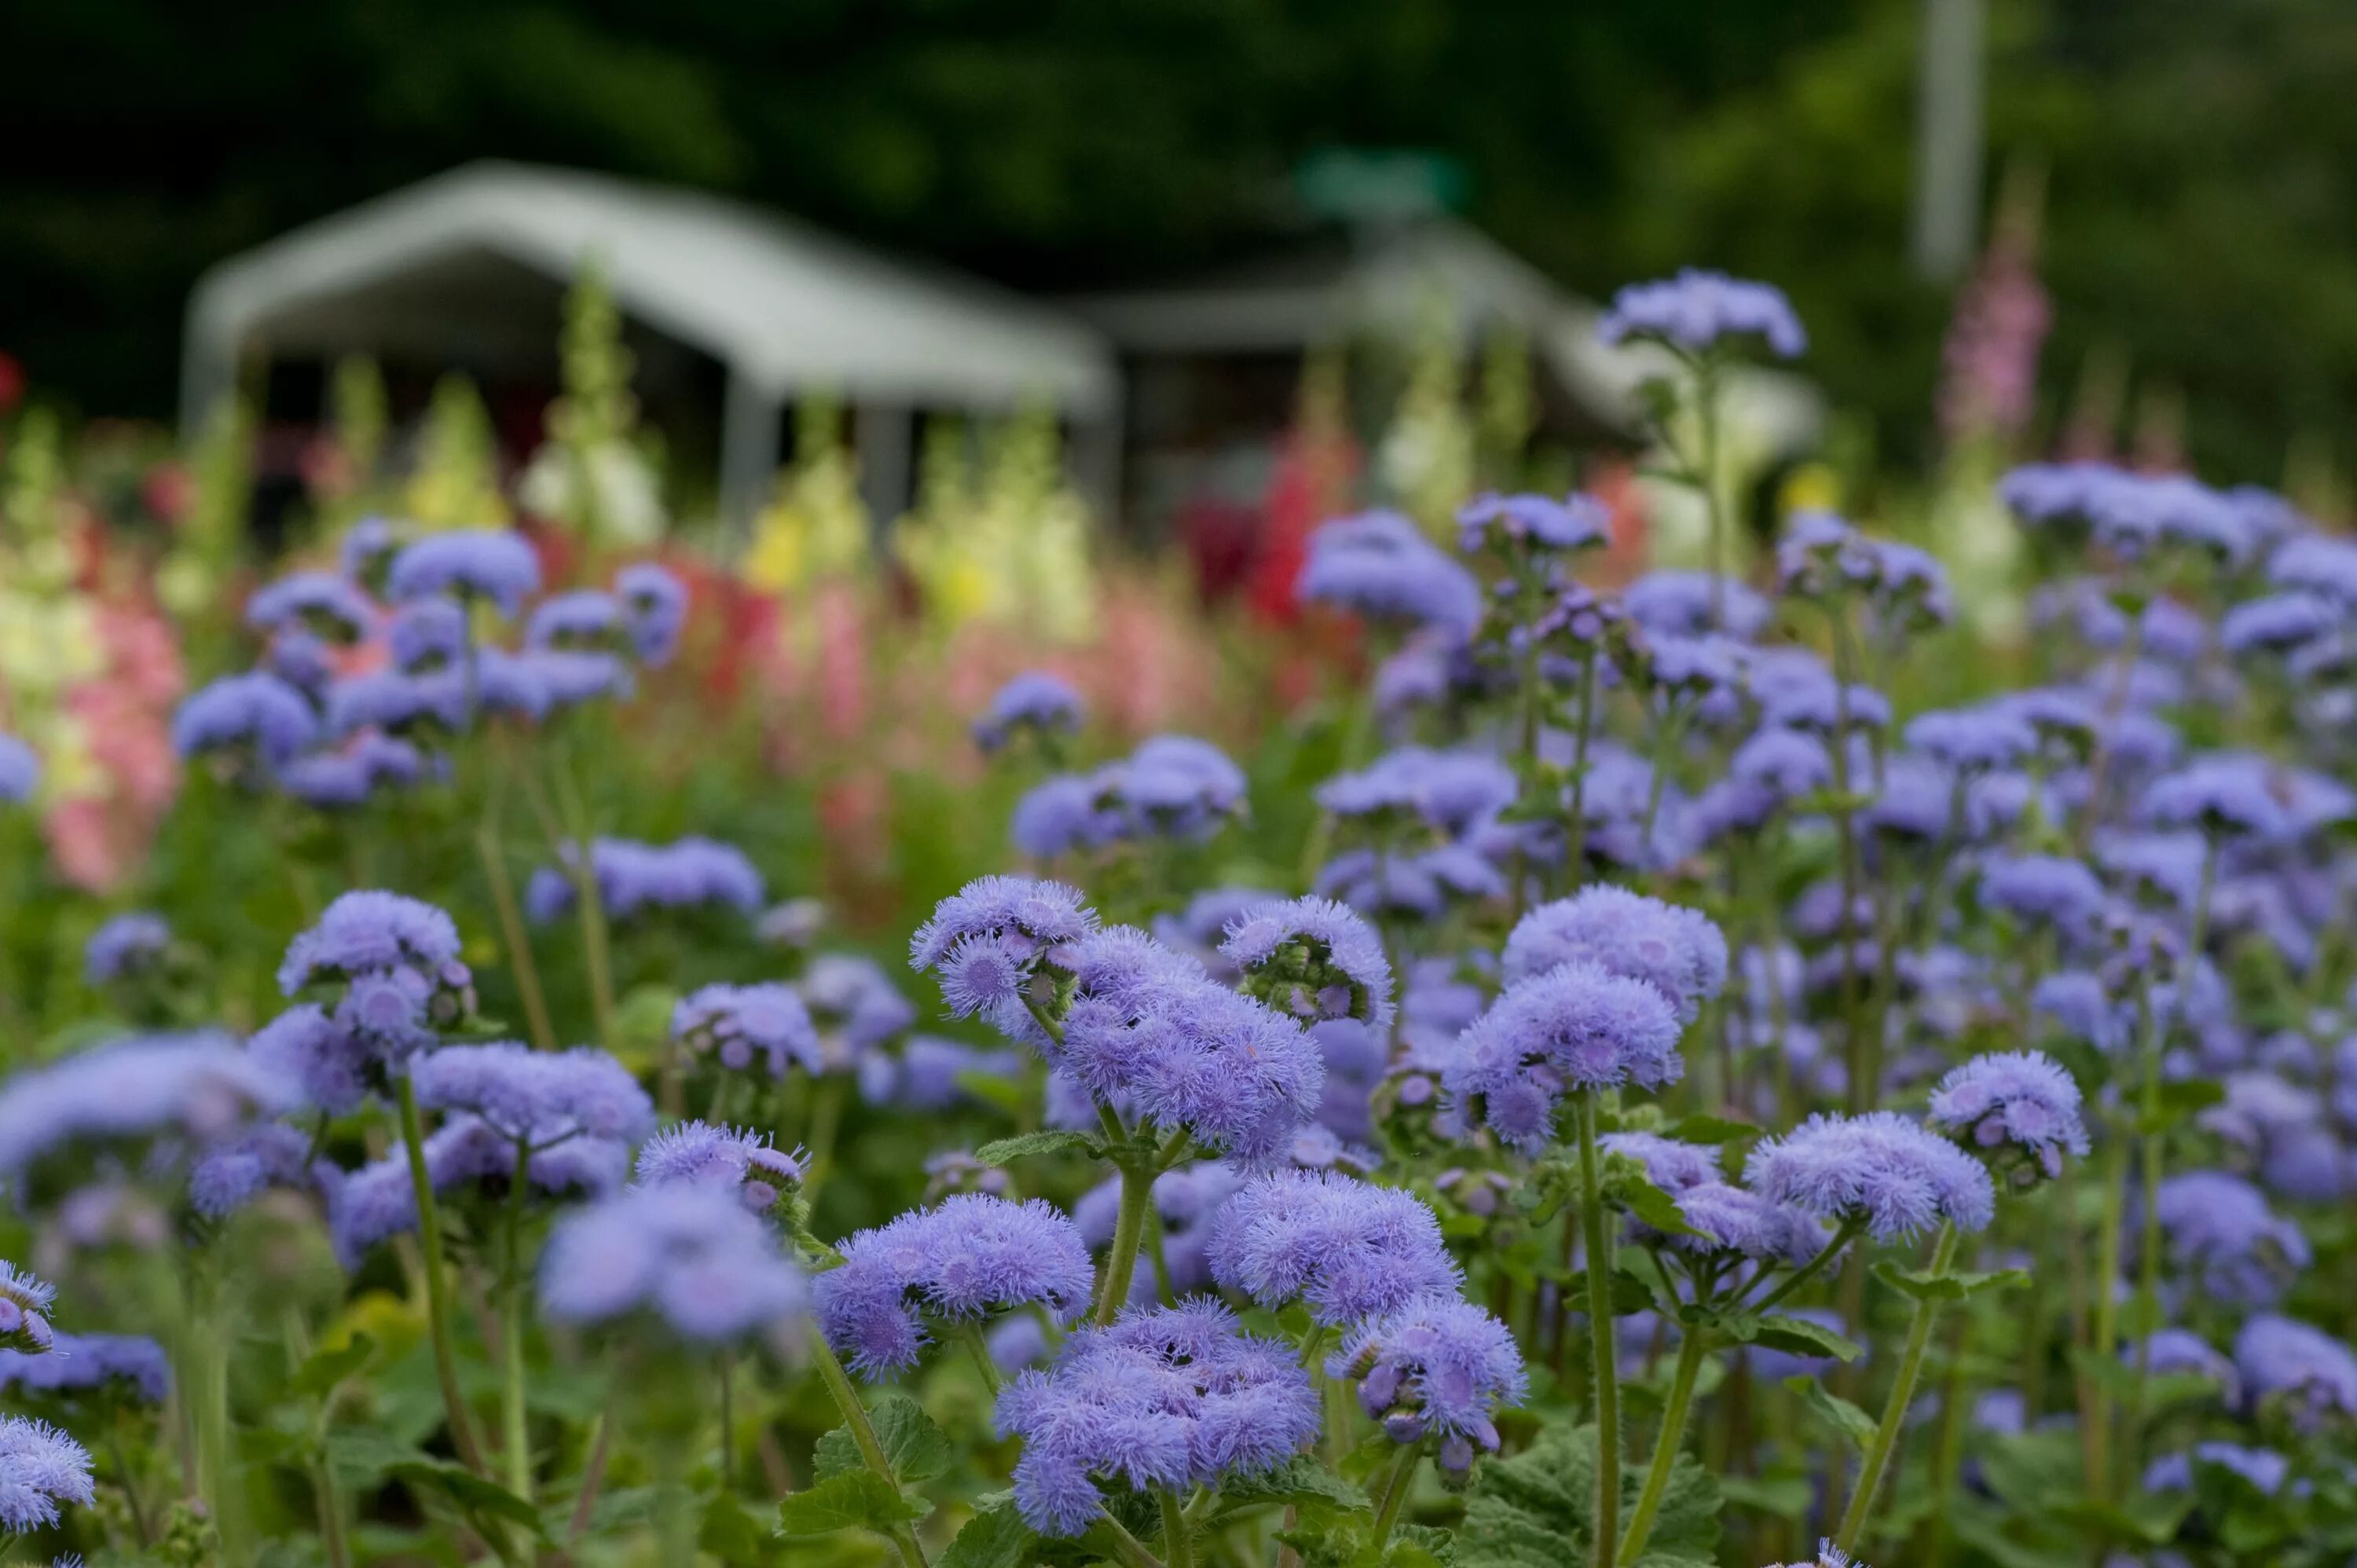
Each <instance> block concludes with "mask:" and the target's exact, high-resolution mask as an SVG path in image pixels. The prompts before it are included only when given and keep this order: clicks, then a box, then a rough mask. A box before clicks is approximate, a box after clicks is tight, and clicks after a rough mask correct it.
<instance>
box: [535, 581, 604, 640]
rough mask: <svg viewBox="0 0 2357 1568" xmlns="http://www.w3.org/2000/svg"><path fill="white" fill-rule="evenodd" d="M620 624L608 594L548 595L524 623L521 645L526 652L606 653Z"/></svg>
mask: <svg viewBox="0 0 2357 1568" xmlns="http://www.w3.org/2000/svg"><path fill="white" fill-rule="evenodd" d="M621 623H622V607H621V606H620V605H619V603H617V602H616V600H615V598H614V596H613V595H611V594H606V593H600V592H599V591H598V590H597V589H595V588H575V589H573V590H571V591H569V592H566V593H562V594H551V595H550V596H548V597H546V598H544V599H543V600H541V601H540V603H539V604H537V605H534V606H533V611H532V618H531V619H530V620H528V621H526V622H525V623H524V628H523V645H524V646H525V647H526V648H529V649H549V648H571V649H583V650H587V649H600V650H602V649H606V648H608V647H609V646H610V645H611V643H612V642H613V640H614V639H615V636H616V634H617V633H618V632H619V629H620V627H621Z"/></svg>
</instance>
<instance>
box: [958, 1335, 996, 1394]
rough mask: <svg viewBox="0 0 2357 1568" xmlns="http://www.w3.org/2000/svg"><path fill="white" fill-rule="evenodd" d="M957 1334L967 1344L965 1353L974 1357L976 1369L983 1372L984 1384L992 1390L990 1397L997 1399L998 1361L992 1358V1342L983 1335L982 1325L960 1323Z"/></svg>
mask: <svg viewBox="0 0 2357 1568" xmlns="http://www.w3.org/2000/svg"><path fill="white" fill-rule="evenodd" d="M957 1335H958V1338H959V1339H961V1340H963V1342H964V1344H965V1353H966V1354H967V1355H968V1356H970V1357H972V1358H973V1359H974V1370H975V1371H977V1372H980V1373H981V1374H982V1386H983V1387H985V1388H986V1389H988V1390H989V1391H990V1397H991V1398H992V1399H993V1400H996V1399H997V1397H998V1384H999V1376H998V1363H997V1362H996V1361H994V1360H992V1359H990V1343H989V1341H988V1340H986V1339H985V1338H983V1337H982V1326H981V1325H980V1324H975V1323H961V1324H959V1325H958V1329H957Z"/></svg>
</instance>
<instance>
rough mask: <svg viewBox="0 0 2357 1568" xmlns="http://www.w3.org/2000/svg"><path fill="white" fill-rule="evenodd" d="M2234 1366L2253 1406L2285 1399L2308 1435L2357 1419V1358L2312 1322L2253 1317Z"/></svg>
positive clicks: (2239, 1342)
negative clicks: (2327, 1425) (2325, 1427)
mask: <svg viewBox="0 0 2357 1568" xmlns="http://www.w3.org/2000/svg"><path fill="white" fill-rule="evenodd" d="M2234 1367H2235V1369H2236V1370H2237V1371H2239V1372H2240V1373H2241V1374H2242V1380H2243V1387H2244V1390H2245V1391H2247V1392H2248V1394H2249V1397H2250V1399H2251V1401H2252V1402H2253V1403H2254V1404H2265V1403H2268V1402H2275V1401H2280V1402H2282V1403H2283V1404H2284V1405H2285V1406H2286V1407H2287V1409H2289V1410H2290V1411H2291V1412H2292V1422H2293V1424H2294V1425H2295V1426H2296V1427H2297V1428H2298V1430H2299V1431H2301V1432H2303V1433H2314V1432H2316V1431H2318V1430H2319V1429H2321V1428H2322V1427H2323V1426H2325V1425H2326V1424H2327V1423H2332V1422H2339V1421H2346V1420H2347V1419H2349V1418H2350V1417H2352V1416H2357V1357H2352V1356H2351V1355H2350V1353H2349V1347H2348V1346H2346V1345H2344V1344H2342V1343H2341V1341H2340V1340H2338V1339H2335V1338H2334V1337H2332V1336H2330V1335H2329V1334H2326V1333H2324V1332H2323V1331H2322V1330H2320V1329H2318V1328H2314V1327H2311V1326H2309V1325H2308V1324H2305V1323H2300V1322H2296V1321H2295V1320H2293V1319H2291V1318H2288V1317H2280V1316H2276V1315H2275V1314H2273V1313H2262V1314H2261V1315H2259V1316H2256V1317H2254V1318H2252V1319H2251V1320H2250V1321H2249V1322H2247V1323H2245V1324H2244V1325H2243V1329H2242V1332H2241V1333H2240V1334H2237V1335H2236V1336H2235V1337H2234Z"/></svg>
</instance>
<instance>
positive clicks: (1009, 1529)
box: [936, 1494, 1039, 1568]
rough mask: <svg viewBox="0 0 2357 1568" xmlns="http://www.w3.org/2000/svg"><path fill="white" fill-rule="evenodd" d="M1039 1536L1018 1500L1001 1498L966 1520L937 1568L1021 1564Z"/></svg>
mask: <svg viewBox="0 0 2357 1568" xmlns="http://www.w3.org/2000/svg"><path fill="white" fill-rule="evenodd" d="M1002 1498H1003V1494H1002ZM1038 1541H1039V1537H1038V1536H1037V1535H1035V1534H1033V1533H1032V1530H1031V1527H1030V1526H1029V1525H1028V1524H1025V1523H1024V1522H1023V1516H1022V1515H1021V1514H1019V1513H1017V1512H1016V1511H1015V1504H1014V1503H1013V1502H1012V1501H1011V1500H1001V1501H1000V1502H998V1503H997V1504H996V1506H995V1507H991V1508H985V1509H983V1510H982V1511H981V1512H980V1513H977V1514H975V1515H974V1517H973V1518H972V1519H970V1520H966V1521H965V1526H964V1528H963V1529H962V1530H959V1531H958V1532H957V1539H956V1540H955V1541H951V1542H950V1545H949V1550H948V1551H946V1552H942V1555H941V1557H940V1559H939V1561H938V1563H937V1564H936V1568H1021V1565H1022V1563H1023V1562H1024V1561H1025V1559H1026V1558H1027V1557H1028V1555H1029V1554H1030V1552H1031V1549H1032V1547H1033V1546H1034V1545H1036V1544H1037V1543H1038Z"/></svg>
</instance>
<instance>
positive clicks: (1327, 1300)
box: [1210, 1170, 1461, 1326]
mask: <svg viewBox="0 0 2357 1568" xmlns="http://www.w3.org/2000/svg"><path fill="white" fill-rule="evenodd" d="M1210 1256H1211V1277H1212V1278H1213V1279H1215V1280H1217V1281H1218V1282H1219V1283H1221V1284H1222V1285H1224V1286H1226V1287H1227V1288H1228V1289H1230V1290H1235V1291H1242V1292H1243V1293H1244V1294H1246V1295H1249V1296H1251V1297H1252V1298H1253V1299H1254V1301H1256V1302H1258V1303H1260V1304H1261V1305H1263V1306H1266V1307H1272V1308H1275V1307H1282V1306H1283V1305H1285V1304H1286V1303H1287V1302H1291V1301H1300V1302H1303V1303H1305V1304H1306V1305H1308V1308H1309V1313H1310V1316H1312V1317H1314V1318H1315V1319H1316V1320H1317V1321H1318V1322H1319V1323H1322V1324H1326V1325H1328V1326H1337V1325H1346V1324H1357V1323H1361V1322H1363V1321H1365V1320H1366V1319H1368V1318H1370V1317H1373V1316H1378V1315H1379V1314H1383V1313H1389V1312H1394V1311H1396V1310H1398V1309H1399V1308H1401V1307H1403V1306H1405V1305H1408V1304H1409V1303H1411V1302H1413V1301H1415V1299H1416V1298H1418V1297H1420V1296H1424V1295H1430V1294H1444V1295H1454V1294H1457V1291H1458V1288H1459V1286H1460V1283H1461V1276H1460V1275H1459V1274H1458V1269H1457V1265H1456V1263H1455V1262H1452V1261H1451V1260H1450V1258H1449V1256H1448V1248H1447V1247H1446V1246H1445V1245H1444V1244H1443V1243H1442V1241H1441V1239H1440V1221H1439V1219H1437V1217H1436V1216H1435V1215H1434V1214H1433V1212H1432V1210H1431V1209H1430V1208H1427V1207H1426V1205H1425V1202H1424V1200H1423V1199H1422V1198H1419V1197H1416V1196H1415V1194H1414V1193H1411V1192H1405V1191H1403V1190H1401V1189H1400V1188H1397V1187H1374V1186H1372V1185H1370V1184H1369V1183H1366V1182H1362V1181H1359V1180H1356V1179H1354V1178H1352V1177H1351V1176H1341V1175H1339V1174H1337V1173H1335V1172H1332V1171H1322V1170H1319V1171H1311V1170H1289V1171H1277V1172H1275V1173H1273V1174H1271V1175H1268V1176H1258V1177H1255V1178H1254V1179H1253V1180H1252V1181H1250V1182H1247V1183H1246V1184H1245V1185H1244V1187H1243V1190H1241V1191H1240V1192H1238V1193H1237V1194H1236V1195H1235V1196H1234V1197H1232V1198H1230V1199H1229V1200H1228V1202H1227V1203H1226V1205H1225V1206H1224V1207H1223V1208H1221V1210H1220V1214H1219V1219H1217V1220H1216V1221H1215V1222H1214V1224H1213V1226H1212V1230H1211V1254H1210Z"/></svg>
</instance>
